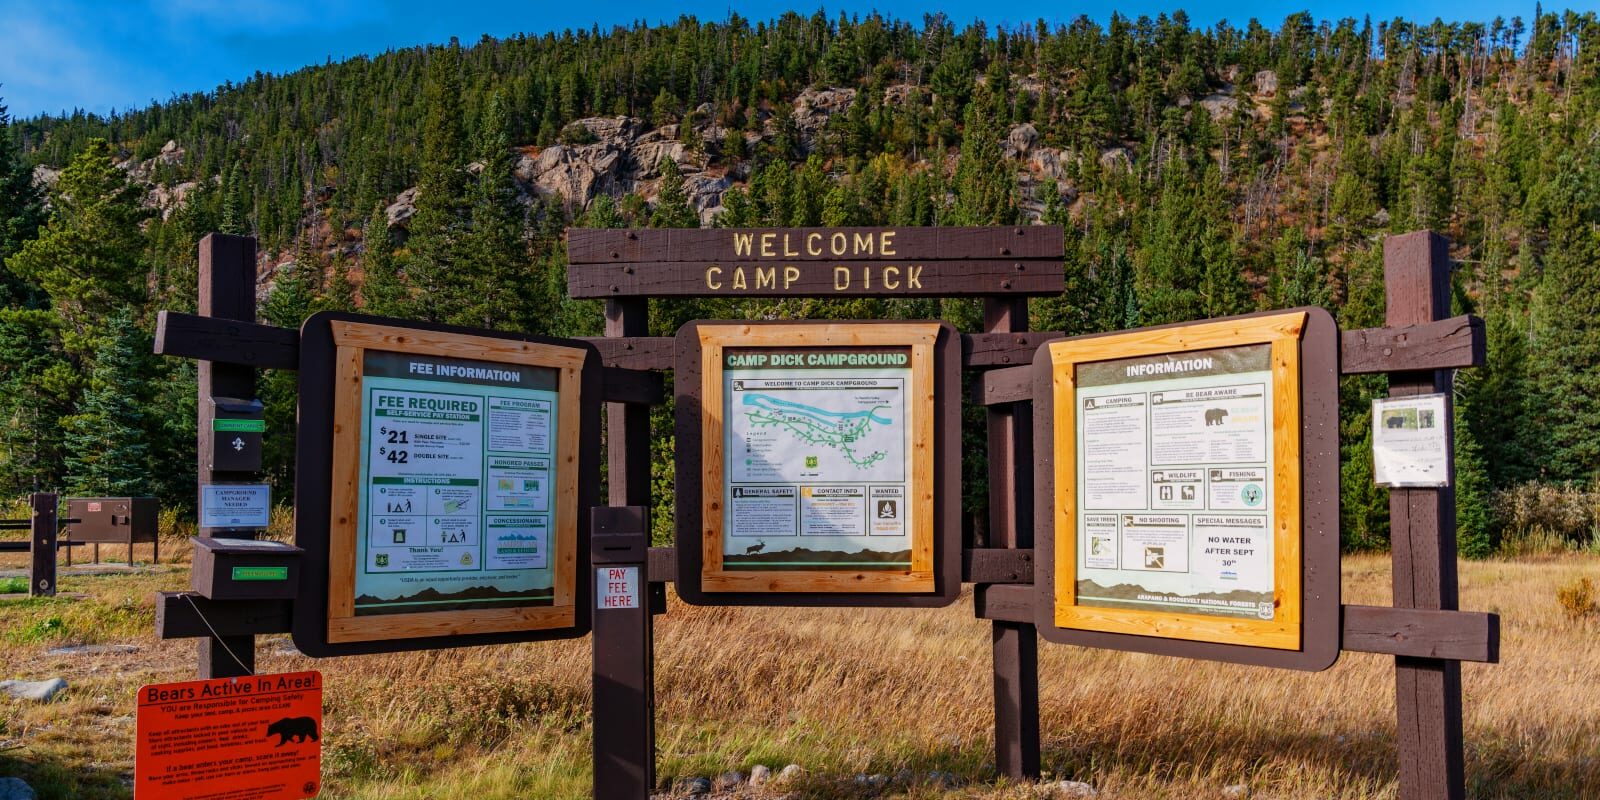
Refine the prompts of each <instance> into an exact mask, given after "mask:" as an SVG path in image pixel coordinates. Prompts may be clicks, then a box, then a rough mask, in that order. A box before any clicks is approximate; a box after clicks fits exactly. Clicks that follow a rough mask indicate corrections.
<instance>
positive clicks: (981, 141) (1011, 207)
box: [949, 97, 1017, 225]
mask: <svg viewBox="0 0 1600 800" xmlns="http://www.w3.org/2000/svg"><path fill="white" fill-rule="evenodd" d="M984 105H985V103H984V102H983V101H982V99H981V97H980V98H979V99H975V100H974V101H973V103H972V104H971V105H970V106H968V107H967V113H966V123H965V127H964V129H963V130H962V134H961V136H962V139H961V157H960V159H959V160H958V161H957V162H956V174H955V187H954V188H955V194H956V202H955V208H953V209H952V210H951V219H950V221H949V224H953V225H1008V224H1010V223H1012V222H1014V221H1016V217H1017V205H1016V197H1015V195H1016V178H1015V177H1014V176H1013V175H1012V166H1011V165H1010V164H1009V163H1007V162H1006V160H1005V157H1004V156H1003V154H1002V153H1001V152H1000V135H1001V134H1000V128H999V126H998V125H997V124H996V123H995V121H994V118H993V116H992V115H990V114H989V113H988V112H986V111H985V110H984V108H983V107H984Z"/></svg>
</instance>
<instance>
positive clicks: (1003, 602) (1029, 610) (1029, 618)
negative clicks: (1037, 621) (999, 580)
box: [972, 584, 1035, 627]
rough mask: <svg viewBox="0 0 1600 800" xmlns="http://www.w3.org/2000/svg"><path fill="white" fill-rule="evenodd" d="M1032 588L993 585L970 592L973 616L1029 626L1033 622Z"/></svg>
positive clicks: (975, 588) (976, 588)
mask: <svg viewBox="0 0 1600 800" xmlns="http://www.w3.org/2000/svg"><path fill="white" fill-rule="evenodd" d="M1034 597H1035V595H1034V591H1033V587H1032V586H1015V585H1007V584H993V585H988V586H977V587H974V588H973V590H972V607H973V612H974V614H973V615H974V616H976V617H977V618H978V619H987V620H992V621H995V622H1013V623H1017V624H1021V625H1029V626H1030V627H1031V623H1032V622H1033V620H1034V609H1033V603H1034Z"/></svg>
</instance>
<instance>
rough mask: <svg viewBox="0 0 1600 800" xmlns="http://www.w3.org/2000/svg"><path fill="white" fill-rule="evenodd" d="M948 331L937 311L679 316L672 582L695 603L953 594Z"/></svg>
mask: <svg viewBox="0 0 1600 800" xmlns="http://www.w3.org/2000/svg"><path fill="white" fill-rule="evenodd" d="M959 341H960V340H959V338H958V336H957V334H956V331H955V329H954V328H952V327H950V326H949V325H948V324H945V323H942V322H937V321H893V320H889V321H872V322H712V321H700V322H692V323H689V324H688V325H685V326H684V327H683V328H682V329H680V330H679V331H678V336H677V366H676V373H675V384H676V392H677V425H676V430H677V439H676V443H675V446H676V450H677V452H678V454H679V457H678V459H677V513H676V516H677V545H678V547H677V553H678V566H679V575H678V593H679V595H680V596H681V597H683V599H684V600H685V601H687V602H690V603H695V604H700V605H768V606H900V607H921V608H931V607H938V606H943V605H948V604H949V603H951V602H954V600H955V598H956V596H957V595H958V594H959V592H960V588H961V563H960V557H961V551H960V547H961V544H960V517H959V509H960V506H959V501H960V445H959V443H960V416H959V409H960V384H959V382H958V380H959V375H960V369H961V363H960V350H959ZM730 449H731V450H732V452H730Z"/></svg>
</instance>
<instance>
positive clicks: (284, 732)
mask: <svg viewBox="0 0 1600 800" xmlns="http://www.w3.org/2000/svg"><path fill="white" fill-rule="evenodd" d="M267 736H269V737H270V736H276V737H278V746H279V747H282V746H284V745H286V744H288V743H289V740H291V739H293V740H294V742H295V743H296V744H299V743H300V742H303V741H305V740H307V739H310V740H311V741H313V742H316V741H321V740H320V739H318V738H317V721H316V720H314V719H312V718H310V717H284V718H283V719H280V720H278V721H277V722H274V723H272V724H271V725H268V726H267Z"/></svg>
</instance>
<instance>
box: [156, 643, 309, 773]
mask: <svg viewBox="0 0 1600 800" xmlns="http://www.w3.org/2000/svg"><path fill="white" fill-rule="evenodd" d="M138 708H139V711H138V723H137V748H136V751H135V756H134V767H133V778H134V788H133V792H134V798H135V800H301V798H307V797H315V796H316V795H317V792H318V791H319V790H320V789H321V784H322V674H321V673H319V672H289V673H283V674H279V675H251V676H249V677H244V678H219V679H216V680H208V681H186V682H183V683H162V684H153V685H150V686H145V687H143V688H141V689H140V690H139V703H138Z"/></svg>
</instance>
